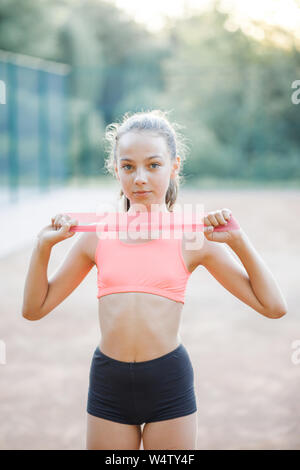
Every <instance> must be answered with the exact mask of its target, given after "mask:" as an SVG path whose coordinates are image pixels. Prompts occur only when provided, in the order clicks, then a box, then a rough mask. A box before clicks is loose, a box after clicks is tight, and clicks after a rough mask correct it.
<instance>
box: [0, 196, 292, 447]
mask: <svg viewBox="0 0 300 470" xmlns="http://www.w3.org/2000/svg"><path fill="white" fill-rule="evenodd" d="M178 202H182V203H188V202H193V203H196V202H203V203H204V204H205V211H208V210H215V209H217V208H223V207H228V208H230V209H231V210H232V212H233V214H234V216H235V217H236V218H237V220H238V221H239V223H240V225H241V226H242V228H243V229H244V230H245V231H246V233H247V234H248V236H249V238H250V240H251V241H252V243H253V245H254V246H255V248H256V249H257V251H258V252H259V253H260V255H261V256H262V258H263V259H264V261H265V262H266V264H267V266H268V267H269V268H270V269H271V271H272V272H273V274H274V276H275V278H276V280H277V281H278V283H279V286H280V288H281V290H282V292H283V294H284V295H285V297H286V299H287V303H288V306H289V312H288V314H287V315H286V316H285V317H283V318H281V319H278V320H271V319H268V318H265V317H263V316H262V315H260V314H258V313H257V312H255V311H254V310H252V309H251V308H250V307H248V306H247V305H245V304H243V303H242V302H241V301H239V300H238V299H237V298H235V297H233V296H232V294H230V293H229V292H228V291H226V290H225V289H224V288H223V287H222V286H221V285H220V284H219V283H218V282H217V281H216V280H215V279H214V278H213V277H212V276H211V275H210V274H209V273H208V272H207V271H206V270H205V269H204V268H201V267H200V268H198V269H197V270H196V271H195V272H194V273H193V274H192V276H191V278H190V280H189V284H188V286H187V291H186V303H185V307H184V313H183V322H182V326H181V331H180V334H181V338H182V342H183V343H184V345H185V346H186V348H187V350H188V352H189V354H190V357H191V360H192V364H193V367H194V373H195V386H196V395H197V404H198V447H197V448H198V449H300V402H299V398H298V397H299V385H300V363H299V364H298V365H297V364H294V363H293V362H292V353H293V352H294V350H293V349H292V343H293V341H295V340H300V322H299V308H298V307H297V301H299V278H298V261H299V251H300V250H299V235H300V221H299V217H298V214H299V208H300V191H296V190H292V191H288V192H285V191H281V190H278V191H262V190H255V191H245V192H242V191H199V192H189V193H187V192H182V195H181V197H180V200H179V201H178ZM34 236H35V234H33V237H34ZM73 240H74V237H73V239H70V240H68V241H66V242H64V244H60V245H57V246H56V247H55V248H54V250H53V254H52V258H51V260H50V264H49V270H48V274H50V273H52V272H53V271H54V270H55V269H56V267H57V266H58V265H59V263H60V261H61V259H62V258H63V256H64V254H65V251H66V250H67V249H68V247H69V246H70V245H71V244H72V243H73ZM31 251H32V245H30V246H28V247H27V249H26V250H22V251H18V252H16V253H14V254H13V255H10V256H8V257H6V258H4V259H2V260H1V261H0V276H1V280H2V282H1V284H0V289H1V306H0V310H1V312H0V313H1V319H0V340H2V341H4V342H5V344H6V364H5V365H1V364H0V379H1V387H0V416H1V419H0V449H74V450H77V449H84V448H85V432H86V411H85V410H86V399H87V387H88V374H89V367H90V361H91V357H92V354H93V352H94V349H95V347H96V345H97V344H98V343H99V338H100V330H99V325H98V319H97V299H96V270H95V269H93V270H92V271H91V272H90V273H89V275H88V276H87V277H86V279H85V280H84V282H83V283H82V284H81V285H80V286H79V287H78V288H77V290H76V291H74V292H73V293H72V295H71V296H70V297H68V298H67V299H66V300H65V301H64V302H63V303H62V304H61V305H59V306H58V307H57V308H56V309H55V310H54V311H53V312H51V313H50V314H49V315H48V316H47V317H45V318H43V319H42V320H41V321H37V322H30V321H27V320H25V319H23V318H22V316H21V311H20V309H21V303H22V295H23V288H24V280H25V275H26V272H27V269H28V265H29V259H30V256H31ZM299 357H300V353H299V354H298V358H299Z"/></svg>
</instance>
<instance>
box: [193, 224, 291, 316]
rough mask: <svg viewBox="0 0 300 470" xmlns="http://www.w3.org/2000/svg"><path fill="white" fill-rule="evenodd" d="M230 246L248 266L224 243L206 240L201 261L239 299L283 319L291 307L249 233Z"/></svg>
mask: <svg viewBox="0 0 300 470" xmlns="http://www.w3.org/2000/svg"><path fill="white" fill-rule="evenodd" d="M226 243H227V245H228V246H229V247H230V248H231V249H232V250H233V251H234V252H235V253H236V254H237V256H238V257H239V258H240V260H241V262H242V263H243V265H244V268H245V269H243V267H242V266H241V265H240V264H239V263H238V262H237V260H236V259H235V258H234V257H233V256H232V254H231V253H230V251H229V250H228V248H227V247H226V246H224V243H215V242H213V241H207V242H206V239H205V249H204V254H203V256H202V260H201V264H203V266H204V267H206V268H207V270H208V271H209V272H210V273H211V274H212V275H213V276H214V277H215V279H216V280H217V281H218V282H220V283H221V284H222V286H223V287H225V289H227V290H228V291H229V292H231V293H232V294H233V295H235V296H236V297H237V298H238V299H240V300H241V301H243V302H244V303H246V304H247V305H249V306H250V307H252V308H253V309H254V310H256V311H257V312H259V313H261V314H262V315H264V316H266V317H268V318H280V317H282V316H283V315H285V314H286V313H287V310H288V307H287V304H286V301H285V299H284V297H283V295H282V293H281V291H280V288H279V286H278V284H277V282H276V280H275V279H274V276H273V275H272V273H271V271H270V270H269V268H268V267H267V266H266V264H265V263H264V261H263V259H262V258H261V256H260V255H259V254H258V253H257V251H256V250H255V248H254V247H253V245H252V243H251V242H250V240H249V238H248V236H247V235H246V234H245V232H244V231H241V236H240V237H238V238H237V239H236V240H234V241H231V242H226Z"/></svg>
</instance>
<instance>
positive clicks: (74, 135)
mask: <svg viewBox="0 0 300 470" xmlns="http://www.w3.org/2000/svg"><path fill="white" fill-rule="evenodd" d="M228 18H229V15H228V14H224V13H221V12H220V11H219V10H218V9H217V8H214V9H213V10H212V11H208V12H206V13H204V14H201V15H196V14H195V15H194V16H191V17H184V18H182V19H179V20H173V21H171V20H170V21H169V24H168V25H167V26H166V28H165V30H164V31H162V32H161V33H157V34H156V35H152V34H150V33H149V32H148V31H146V30H145V29H144V28H143V27H142V26H141V25H138V24H136V23H135V22H134V21H133V20H132V19H131V18H129V17H128V16H127V15H126V14H125V13H124V12H123V11H122V10H120V9H118V8H117V7H116V6H115V5H114V4H112V3H109V2H107V1H104V0H102V1H101V0H86V1H85V2H81V1H74V0H64V1H62V0H52V1H50V0H40V1H39V2H36V1H35V0H26V2H25V1H24V2H20V1H19V0H2V2H1V3H0V49H5V50H9V51H14V52H19V53H23V54H29V55H33V56H35V57H41V58H44V59H51V60H55V61H57V62H63V63H67V64H69V65H70V66H71V68H72V71H71V74H70V77H69V85H70V86H69V116H70V123H71V142H70V148H71V161H72V164H73V168H74V172H75V173H76V174H82V175H91V174H95V173H96V174H98V172H100V173H101V171H102V170H101V169H102V168H103V165H104V158H105V154H104V149H103V146H102V137H103V134H104V130H105V126H106V125H107V124H109V123H111V122H112V121H116V120H118V119H120V118H121V116H122V115H123V114H124V113H125V112H127V111H139V110H143V109H144V110H146V109H153V108H161V109H168V110H169V109H171V110H173V119H174V120H175V121H178V122H179V123H180V124H183V125H184V126H185V132H184V134H185V136H186V137H187V139H188V141H189V143H190V148H191V150H190V153H189V155H187V160H186V162H185V166H184V173H185V175H186V180H192V179H196V178H199V177H219V178H255V179H260V180H264V179H265V180H268V179H274V180H275V179H289V178H298V177H300V174H299V173H300V170H299V168H300V152H299V146H300V133H299V109H300V105H295V104H293V103H292V102H291V95H292V92H293V90H292V89H291V84H292V82H293V81H294V80H296V79H300V51H299V49H298V48H297V46H296V43H295V41H294V40H293V38H292V37H291V36H290V35H289V33H288V32H286V31H282V30H280V31H279V30H278V31H275V29H273V33H272V32H271V33H270V32H269V30H267V29H266V30H265V40H263V41H257V40H256V39H254V38H252V37H250V36H247V35H245V34H244V33H243V32H242V31H241V30H240V29H237V30H236V31H235V32H230V31H228V30H227V29H226V27H225V25H226V21H227V20H228ZM260 27H261V28H263V27H264V26H263V25H260ZM275 33H276V34H280V35H281V37H282V38H283V39H286V43H287V44H289V47H285V48H284V47H280V46H279V45H278V44H276V43H275V42H274V41H273V38H272V34H275Z"/></svg>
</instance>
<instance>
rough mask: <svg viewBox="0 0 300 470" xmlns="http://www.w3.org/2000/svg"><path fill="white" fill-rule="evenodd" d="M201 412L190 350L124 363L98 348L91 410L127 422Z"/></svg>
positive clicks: (92, 373)
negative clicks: (195, 388) (198, 406)
mask: <svg viewBox="0 0 300 470" xmlns="http://www.w3.org/2000/svg"><path fill="white" fill-rule="evenodd" d="M195 411H197V405H196V396H195V390H194V371H193V367H192V364H191V360H190V358H189V355H188V352H187V350H186V349H185V347H184V346H183V344H180V345H179V346H178V347H177V348H176V349H174V350H173V351H171V352H169V353H168V354H165V355H164V356H160V357H158V358H155V359H151V360H150V361H142V362H124V361H118V360H116V359H113V358H111V357H108V356H106V355H105V354H103V352H102V351H100V349H99V346H97V348H96V349H95V352H94V355H93V358H92V362H91V369H90V375H89V389H88V399H87V412H88V413H89V414H91V415H93V416H97V417H100V418H104V419H109V420H110V421H116V422H118V423H124V424H143V423H151V422H154V421H162V420H165V419H172V418H178V417H180V416H186V415H189V414H191V413H194V412H195Z"/></svg>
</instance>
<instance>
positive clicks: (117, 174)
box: [114, 165, 120, 181]
mask: <svg viewBox="0 0 300 470" xmlns="http://www.w3.org/2000/svg"><path fill="white" fill-rule="evenodd" d="M114 168H115V175H116V178H117V179H118V180H119V181H120V177H119V172H118V168H117V166H116V165H114Z"/></svg>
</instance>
